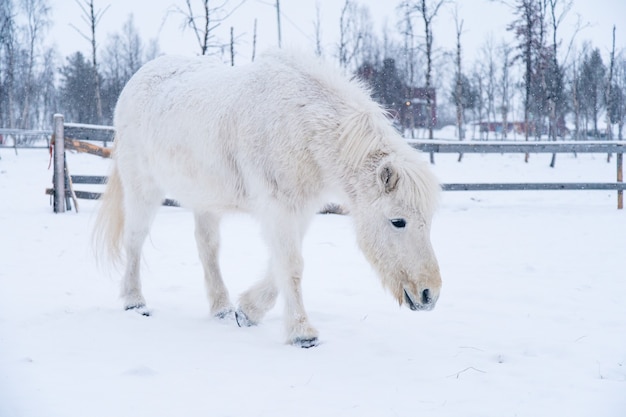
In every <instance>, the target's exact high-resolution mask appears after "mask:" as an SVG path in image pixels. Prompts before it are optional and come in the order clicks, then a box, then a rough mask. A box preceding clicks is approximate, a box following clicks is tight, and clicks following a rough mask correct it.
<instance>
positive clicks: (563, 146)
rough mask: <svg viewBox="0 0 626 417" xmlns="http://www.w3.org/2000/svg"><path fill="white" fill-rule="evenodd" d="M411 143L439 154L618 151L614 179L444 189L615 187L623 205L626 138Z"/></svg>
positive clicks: (466, 185)
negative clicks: (615, 139)
mask: <svg viewBox="0 0 626 417" xmlns="http://www.w3.org/2000/svg"><path fill="white" fill-rule="evenodd" d="M409 145H411V146H412V147H413V148H415V149H419V150H420V151H423V152H437V153H460V154H464V153H483V154H485V153H606V154H612V153H615V154H616V158H615V161H616V162H615V164H616V177H617V178H616V181H615V182H604V183H594V182H591V183H590V182H581V183H460V184H443V185H442V187H443V189H444V190H445V191H521V190H616V191H617V208H618V209H623V208H624V190H625V189H626V184H625V183H624V182H623V181H624V173H623V169H624V168H623V154H624V152H626V142H623V141H560V142H472V141H467V142H459V141H454V142H452V141H444V140H409Z"/></svg>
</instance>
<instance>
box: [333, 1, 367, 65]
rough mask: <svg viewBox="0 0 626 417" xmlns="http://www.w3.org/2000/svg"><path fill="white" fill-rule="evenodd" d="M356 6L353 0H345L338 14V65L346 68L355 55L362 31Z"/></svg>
mask: <svg viewBox="0 0 626 417" xmlns="http://www.w3.org/2000/svg"><path fill="white" fill-rule="evenodd" d="M357 13H358V6H357V4H356V3H355V2H354V1H353V0H345V2H344V4H343V7H342V8H341V15H340V16H339V45H338V55H339V65H340V66H341V67H342V68H344V69H347V68H348V66H349V65H350V64H351V63H352V60H353V58H354V57H355V56H356V54H357V52H358V50H359V47H360V46H361V41H362V39H363V33H362V32H361V30H360V29H361V28H359V26H358V21H357Z"/></svg>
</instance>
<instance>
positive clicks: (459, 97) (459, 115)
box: [453, 7, 465, 162]
mask: <svg viewBox="0 0 626 417" xmlns="http://www.w3.org/2000/svg"><path fill="white" fill-rule="evenodd" d="M453 15H454V26H455V29H456V60H455V73H454V78H455V87H454V88H455V92H456V94H455V95H454V98H455V100H454V101H455V104H456V126H457V132H458V137H459V140H463V139H465V135H464V128H463V84H462V82H461V81H462V78H461V77H462V75H463V71H462V67H461V34H462V33H463V19H461V21H460V22H459V9H458V7H456V8H455V9H454V13H453ZM462 158H463V154H459V162H461V159H462Z"/></svg>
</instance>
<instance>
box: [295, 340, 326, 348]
mask: <svg viewBox="0 0 626 417" xmlns="http://www.w3.org/2000/svg"><path fill="white" fill-rule="evenodd" d="M292 344H293V345H294V346H296V347H301V348H304V349H308V348H312V347H315V346H318V345H319V344H320V342H319V339H318V338H317V337H311V338H301V337H297V338H295V339H294V340H293V342H292Z"/></svg>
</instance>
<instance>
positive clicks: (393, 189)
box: [353, 151, 441, 310]
mask: <svg viewBox="0 0 626 417" xmlns="http://www.w3.org/2000/svg"><path fill="white" fill-rule="evenodd" d="M413 152H415V151H413ZM408 161H410V162H409V163H408V164H406V163H405V162H407V161H406V160H405V159H404V158H401V159H396V158H394V159H393V160H388V159H387V160H383V161H381V163H380V164H379V165H377V166H376V167H373V169H372V170H370V174H369V178H370V181H369V185H368V187H367V189H362V190H361V192H362V193H361V196H362V197H364V198H363V200H362V201H360V204H359V206H360V207H358V208H355V210H354V211H353V214H354V217H355V221H356V229H357V239H358V242H359V246H360V247H361V250H362V251H363V252H364V254H365V256H366V258H367V259H368V260H369V262H370V263H371V264H372V265H373V266H374V268H375V270H376V271H377V272H378V274H379V275H380V278H381V280H382V282H383V285H384V286H385V287H386V288H388V289H389V290H390V291H391V292H392V294H393V295H394V296H395V297H396V299H397V300H398V302H399V303H400V305H402V304H405V305H406V306H407V307H409V308H410V309H411V310H432V309H433V308H434V307H435V304H436V302H437V299H438V298H439V292H440V289H441V276H440V274H439V265H438V263H437V259H436V257H435V253H434V251H433V248H432V245H431V243H430V225H431V220H432V215H433V211H434V208H435V205H436V201H437V199H438V193H439V189H440V187H439V184H438V182H437V181H436V179H435V178H434V176H433V175H432V174H431V173H430V172H429V170H428V167H427V166H426V165H425V164H423V163H420V162H421V161H413V158H412V155H409V160H408ZM415 162H417V163H415ZM372 171H373V172H372ZM366 182H367V181H366Z"/></svg>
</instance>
